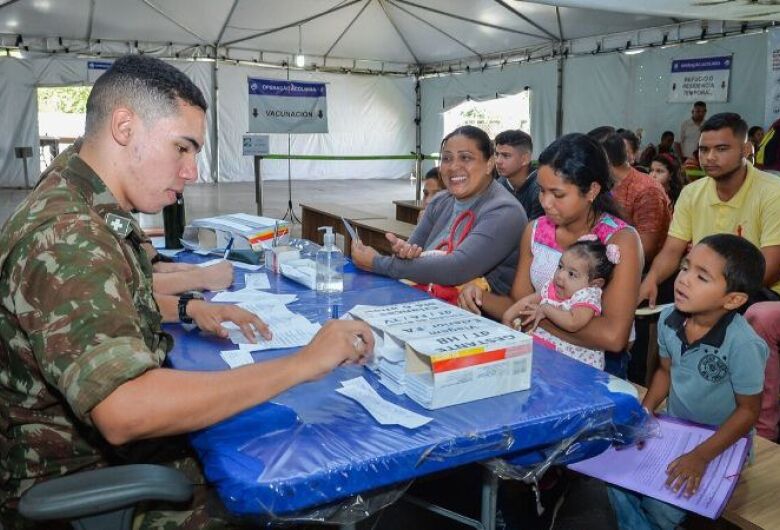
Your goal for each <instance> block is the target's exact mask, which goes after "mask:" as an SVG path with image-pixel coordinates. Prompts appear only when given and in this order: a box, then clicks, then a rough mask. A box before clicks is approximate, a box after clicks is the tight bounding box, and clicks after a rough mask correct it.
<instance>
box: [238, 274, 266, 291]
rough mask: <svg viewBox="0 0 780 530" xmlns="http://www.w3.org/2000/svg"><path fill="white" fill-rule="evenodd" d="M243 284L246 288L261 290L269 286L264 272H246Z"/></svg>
mask: <svg viewBox="0 0 780 530" xmlns="http://www.w3.org/2000/svg"><path fill="white" fill-rule="evenodd" d="M244 284H245V286H246V289H254V290H262V289H270V288H271V282H270V281H269V280H268V275H267V274H266V273H264V272H256V273H251V274H250V273H246V274H245V275H244Z"/></svg>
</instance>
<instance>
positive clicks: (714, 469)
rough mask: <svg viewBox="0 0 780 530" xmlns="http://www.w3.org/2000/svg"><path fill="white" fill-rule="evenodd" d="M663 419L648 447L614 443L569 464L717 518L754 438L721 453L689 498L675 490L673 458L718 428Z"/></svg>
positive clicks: (740, 441)
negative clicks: (669, 469)
mask: <svg viewBox="0 0 780 530" xmlns="http://www.w3.org/2000/svg"><path fill="white" fill-rule="evenodd" d="M658 423H659V425H660V427H661V436H660V437H659V438H649V439H648V440H647V441H646V442H645V446H644V448H642V449H639V448H637V447H636V446H633V447H627V448H625V449H620V450H616V449H615V448H614V447H611V448H609V449H607V450H606V451H605V452H603V453H601V454H600V455H598V456H595V457H593V458H590V459H588V460H583V461H582V462H577V463H576V464H570V465H569V468H570V469H573V470H575V471H578V472H580V473H583V474H585V475H589V476H591V477H595V478H598V479H601V480H603V481H605V482H609V483H610V484H616V485H618V486H621V487H624V488H627V489H630V490H632V491H636V492H639V493H642V494H644V495H649V496H650V497H653V498H656V499H659V500H661V501H664V502H668V503H670V504H673V505H675V506H679V507H681V508H683V509H685V510H688V511H691V512H695V513H698V514H700V515H704V516H705V517H709V518H711V519H717V518H718V516H719V515H720V514H721V512H722V511H723V508H724V507H725V505H726V502H727V501H728V499H729V497H731V493H732V492H733V491H734V487H735V486H736V484H737V481H738V480H739V473H740V470H741V469H742V465H743V463H744V462H745V457H746V455H747V451H748V449H749V443H750V442H749V441H748V439H747V438H740V439H739V440H737V442H736V443H735V444H734V445H732V446H731V447H729V448H728V449H726V450H725V451H724V452H723V453H721V454H720V455H718V456H717V457H715V459H713V460H712V461H711V462H710V463H709V465H708V466H707V470H706V471H705V473H704V476H703V477H702V479H701V483H700V486H699V490H698V491H697V492H696V494H694V495H693V496H692V497H690V498H688V497H685V496H684V495H682V490H681V491H680V492H679V493H675V492H674V491H673V490H672V489H671V488H669V486H667V485H666V480H667V478H668V475H667V473H666V469H667V467H668V466H669V464H670V463H671V462H672V460H674V459H676V458H677V457H679V456H681V455H684V454H686V453H688V452H690V451H691V450H693V449H694V448H695V447H697V446H699V445H701V443H702V442H704V441H705V440H706V439H707V438H709V437H710V436H712V435H713V433H714V432H715V431H713V430H712V428H708V427H704V426H700V425H696V424H692V423H690V422H685V421H684V420H679V419H676V418H669V417H665V416H659V417H658Z"/></svg>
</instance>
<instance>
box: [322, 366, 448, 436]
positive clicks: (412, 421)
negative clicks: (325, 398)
mask: <svg viewBox="0 0 780 530" xmlns="http://www.w3.org/2000/svg"><path fill="white" fill-rule="evenodd" d="M341 384H342V387H341V388H337V389H336V392H338V393H339V394H341V395H343V396H346V397H348V398H350V399H354V400H355V401H357V402H358V403H359V404H360V405H362V406H363V408H364V409H366V411H368V413H369V414H371V416H373V418H374V419H375V420H376V421H377V422H379V423H380V424H382V425H400V426H402V427H406V428H407V429H416V428H418V427H422V426H423V425H425V424H426V423H428V422H430V421H431V420H432V419H433V418H429V417H427V416H423V415H421V414H417V413H416V412H412V411H411V410H407V409H405V408H403V407H399V406H398V405H396V404H394V403H390V402H389V401H387V400H385V399H383V398H382V396H380V395H379V394H378V393H377V392H376V390H374V389H373V387H371V385H369V384H368V381H366V380H365V379H364V378H362V377H356V378H354V379H350V380H349V381H344V382H342V383H341Z"/></svg>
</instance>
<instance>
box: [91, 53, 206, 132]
mask: <svg viewBox="0 0 780 530" xmlns="http://www.w3.org/2000/svg"><path fill="white" fill-rule="evenodd" d="M179 100H181V101H184V102H185V103H187V104H188V105H192V106H194V107H199V108H200V109H201V110H203V111H204V112H206V110H207V109H208V103H206V99H205V98H204V97H203V93H202V92H201V91H200V89H199V88H198V87H197V86H196V85H195V83H193V82H192V81H191V80H190V78H189V77H187V76H186V75H185V74H184V73H183V72H182V71H181V70H179V69H178V68H176V67H175V66H172V65H170V64H168V63H166V62H165V61H162V60H160V59H157V58H155V57H151V56H149V55H125V56H124V57H120V58H119V59H117V60H116V61H114V64H112V65H111V67H110V68H109V69H108V70H106V72H105V73H104V74H103V75H101V76H100V77H99V78H98V80H97V81H96V82H95V85H94V86H93V87H92V91H91V92H90V94H89V98H87V116H86V122H85V125H84V136H85V137H89V136H91V135H92V134H94V133H95V132H97V130H98V128H99V127H100V126H101V125H102V124H103V122H104V121H105V120H106V119H107V118H108V116H110V115H111V113H112V112H113V111H114V109H115V108H117V107H118V106H121V105H126V106H128V107H129V108H130V109H132V110H133V112H135V113H137V114H138V115H140V116H141V118H142V119H143V120H144V122H145V123H149V122H151V121H152V120H154V119H156V118H160V117H164V116H172V115H174V114H176V113H177V112H178V106H177V105H178V101H179Z"/></svg>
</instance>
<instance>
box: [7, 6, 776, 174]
mask: <svg viewBox="0 0 780 530" xmlns="http://www.w3.org/2000/svg"><path fill="white" fill-rule="evenodd" d="M707 4H715V2H709V1H708V0H658V1H656V2H645V3H642V4H641V5H640V4H638V3H631V2H625V1H622V0H621V1H618V0H589V1H575V0H569V1H556V0H545V1H543V2H527V1H523V2H521V1H516V0H329V1H320V2H311V1H310V0H285V1H284V2H279V1H272V0H264V1H256V0H251V1H250V0H130V1H127V0H57V1H55V0H6V1H5V2H2V0H0V120H1V121H2V122H3V126H4V129H5V130H6V131H10V134H6V135H5V136H4V137H2V138H0V153H3V154H2V158H0V186H9V185H19V184H20V183H22V182H23V177H22V169H21V164H20V162H19V161H18V160H15V159H14V158H13V149H12V148H13V147H14V146H24V145H29V146H33V147H34V151H35V154H34V157H36V156H37V144H38V138H37V134H38V132H37V122H36V119H37V118H36V117H37V102H36V99H35V92H34V90H33V88H34V87H36V86H52V85H55V86H56V85H68V84H88V81H89V80H88V76H87V72H86V61H87V59H89V58H95V57H101V58H110V57H115V56H119V55H123V54H125V53H148V54H155V55H157V56H160V57H163V58H166V59H168V60H170V61H171V62H172V63H173V64H175V65H176V66H177V67H179V68H180V69H182V70H183V71H184V72H185V73H187V74H188V75H189V76H190V77H191V78H192V79H193V80H194V81H195V82H196V84H198V86H199V87H200V88H201V89H202V90H203V91H204V94H205V95H206V97H207V98H208V100H209V101H210V102H212V113H210V114H209V117H208V119H209V123H208V127H209V129H208V135H207V142H206V145H205V149H204V152H203V156H202V158H201V174H200V178H201V180H203V181H215V180H219V181H225V182H228V181H236V180H250V179H251V178H252V167H251V160H250V159H248V158H245V157H241V156H240V152H239V150H238V146H239V145H240V137H241V134H243V133H244V132H246V130H247V110H246V109H247V104H246V101H247V94H246V77H247V76H253V77H270V78H285V77H287V76H288V75H289V76H290V77H291V78H293V79H301V80H317V81H325V82H327V83H329V86H330V88H329V99H330V101H331V104H330V105H329V109H330V110H329V118H330V123H331V128H330V132H329V133H328V134H327V135H297V136H294V137H293V141H292V152H293V153H295V154H323V155H352V154H370V155H382V154H384V155H387V154H409V153H410V152H415V151H418V142H417V140H416V135H415V117H416V115H417V110H416V104H417V101H418V96H419V101H420V111H419V114H420V116H421V129H422V130H421V142H420V145H419V149H420V152H423V153H426V152H431V151H435V150H436V149H437V146H438V139H439V138H441V135H442V132H443V131H441V128H442V120H441V112H442V101H443V100H444V99H446V100H447V101H448V102H449V104H451V103H452V102H455V101H458V100H462V99H466V98H467V97H474V98H480V97H485V96H486V95H489V94H495V93H500V94H511V93H516V92H519V91H521V90H524V89H525V88H526V87H528V88H529V89H530V90H531V117H532V118H531V119H532V135H533V136H534V139H535V143H536V146H537V147H538V148H541V147H543V146H544V145H546V144H547V143H549V142H550V141H551V140H552V139H553V138H554V137H555V135H556V133H557V132H558V131H557V130H556V129H557V128H556V124H557V123H558V122H560V123H561V124H562V126H563V131H564V132H568V131H571V130H585V127H587V126H588V125H590V124H592V123H593V122H594V121H596V120H601V121H600V123H604V122H610V121H612V122H614V123H617V124H618V125H622V126H629V127H638V126H643V127H645V128H646V129H647V130H648V131H650V132H652V134H653V137H654V136H655V134H656V132H658V133H660V131H657V130H656V129H661V130H663V129H665V128H675V127H676V124H677V123H679V121H680V119H681V118H682V117H684V114H686V113H687V108H681V107H679V106H677V107H674V108H670V107H669V106H668V105H665V104H664V103H665V101H664V98H663V97H662V95H659V94H660V93H661V91H660V89H659V86H661V85H662V84H663V82H664V79H663V77H664V74H666V73H668V61H669V60H670V59H672V58H679V57H689V56H701V55H707V54H712V55H718V54H724V53H732V54H735V63H734V64H735V67H734V68H735V69H736V70H737V71H739V70H740V69H742V68H744V69H745V71H746V72H747V73H749V74H750V75H751V76H753V77H750V78H740V80H741V83H740V84H739V86H738V84H737V83H735V84H734V90H733V91H732V96H731V101H730V105H729V106H728V108H730V109H734V110H737V111H738V112H742V113H743V114H744V115H746V117H747V118H749V120H750V121H751V122H752V123H760V122H762V121H763V98H764V90H763V84H764V80H765V73H764V71H763V70H764V67H765V64H766V57H765V53H764V51H765V48H763V47H765V46H766V44H765V37H763V34H760V33H756V32H760V31H761V28H763V27H765V26H766V25H767V22H766V21H772V20H775V19H776V18H777V16H778V12H780V6H775V5H765V4H761V3H756V2H750V1H747V0H735V1H731V2H725V3H722V2H721V3H718V4H717V5H707ZM703 19H705V20H703ZM724 21H725V22H724ZM751 33H755V34H754V35H750V34H751ZM742 34H745V37H742V38H741V39H740V37H729V38H724V37H726V36H729V35H737V36H739V35H742ZM702 38H710V39H712V38H720V39H721V40H718V41H712V42H711V43H710V44H708V45H704V46H698V45H694V44H692V43H693V42H694V41H697V40H701V39H702ZM675 43H689V44H684V45H683V46H681V47H678V48H676V49H671V50H667V49H664V50H661V49H660V47H661V46H660V45H661V44H664V45H671V44H675ZM758 46H763V47H762V48H761V49H760V50H759V49H758V48H757V47H758ZM627 47H634V48H637V47H653V48H654V50H653V52H652V53H650V54H645V55H644V56H632V57H631V58H629V57H626V56H623V55H622V54H614V53H612V54H609V55H604V54H606V53H608V52H614V51H620V50H624V49H626V48H627ZM708 47H709V48H708ZM3 48H6V49H12V50H14V52H16V50H17V49H18V50H19V52H21V56H22V58H21V59H17V58H10V57H9V58H5V59H3V58H2V55H3V54H2V49H3ZM664 48H665V46H664ZM299 52H302V53H303V54H304V55H305V56H306V65H305V67H304V68H303V69H297V68H290V67H289V66H287V65H289V64H290V62H291V60H292V57H293V56H294V55H295V54H297V53H299ZM9 53H10V52H9ZM594 54H595V55H594ZM215 58H216V59H217V60H216V61H215V60H214V59H215ZM365 73H371V74H375V75H372V76H370V77H367V76H365V75H359V74H365ZM736 73H737V72H735V74H736ZM756 75H757V76H758V77H756ZM582 76H586V78H587V80H586V79H584V78H583V77H582ZM615 76H617V77H615ZM656 78H658V79H660V81H653V82H652V83H651V81H652V80H653V79H656ZM748 79H749V80H750V82H749V83H748ZM416 81H419V87H420V89H419V91H416V90H415V85H416V84H417V83H416ZM583 81H586V82H583ZM651 85H652V87H651ZM741 85H744V87H741ZM559 87H560V88H559ZM599 87H601V88H599ZM605 87H606V88H605ZM651 88H652V90H651ZM653 90H654V93H653V94H650V92H651V91H653ZM605 94H609V95H610V98H613V99H611V100H610V99H609V98H605V97H604V95H605ZM614 97H618V99H617V100H614ZM594 102H596V103H598V104H594ZM620 104H622V105H625V107H622V108H619V107H620ZM642 107H647V110H641V108H642ZM657 107H661V108H660V109H659V108H657ZM713 108H717V106H715V107H713ZM759 110H760V112H759ZM598 116H601V118H598ZM659 116H661V117H663V118H664V119H665V120H666V121H665V122H664V123H658V124H657V125H656V124H655V122H657V121H659V120H658V117H659ZM642 120H649V121H652V122H653V124H649V125H648V124H646V123H644V121H642ZM668 122H671V123H668ZM600 123H594V125H595V124H600ZM572 127H574V128H572ZM271 150H272V152H276V153H286V151H287V138H286V136H284V137H283V138H282V137H281V136H280V137H272V141H271ZM537 151H538V149H537ZM34 159H35V158H34ZM411 168H412V163H411V162H406V161H384V162H381V163H377V162H365V163H362V162H326V163H311V162H294V163H293V177H294V178H346V177H353V178H354V177H365V178H371V177H385V178H387V177H399V176H402V175H408V173H409V170H410V169H411ZM286 170H287V164H286V163H285V162H271V161H267V162H264V165H263V171H264V175H265V177H266V178H283V177H285V176H286ZM33 173H35V171H33Z"/></svg>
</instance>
